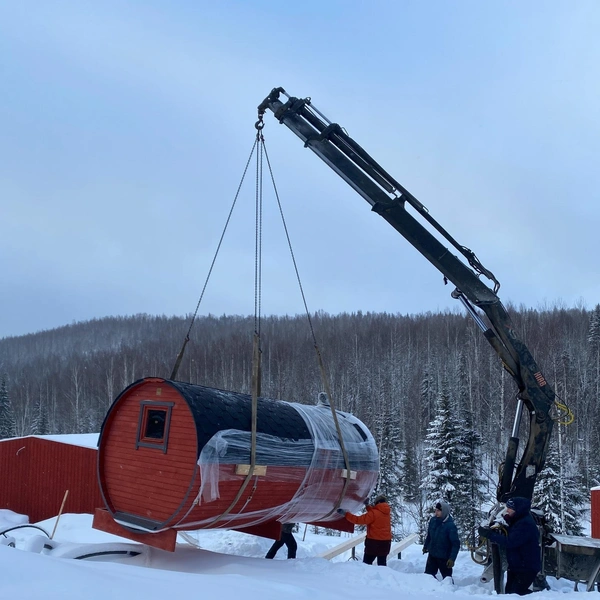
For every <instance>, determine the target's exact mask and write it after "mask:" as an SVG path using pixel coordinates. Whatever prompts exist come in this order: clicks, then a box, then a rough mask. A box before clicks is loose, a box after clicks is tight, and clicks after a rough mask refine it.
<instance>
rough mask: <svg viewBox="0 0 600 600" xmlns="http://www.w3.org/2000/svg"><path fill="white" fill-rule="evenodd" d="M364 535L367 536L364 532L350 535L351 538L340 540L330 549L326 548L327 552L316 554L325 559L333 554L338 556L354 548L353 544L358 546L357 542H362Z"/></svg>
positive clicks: (329, 558)
mask: <svg viewBox="0 0 600 600" xmlns="http://www.w3.org/2000/svg"><path fill="white" fill-rule="evenodd" d="M366 537H367V534H366V533H361V534H360V535H357V536H355V537H352V538H350V539H348V540H346V541H345V542H342V543H341V544H338V545H337V546H334V547H333V548H331V549H330V550H327V552H323V553H322V554H319V555H318V556H319V557H320V558H326V559H327V560H331V559H332V558H334V557H335V556H338V555H339V554H342V553H343V552H346V551H347V550H350V549H351V548H354V546H358V545H359V544H362V543H363V542H364V541H365V538H366Z"/></svg>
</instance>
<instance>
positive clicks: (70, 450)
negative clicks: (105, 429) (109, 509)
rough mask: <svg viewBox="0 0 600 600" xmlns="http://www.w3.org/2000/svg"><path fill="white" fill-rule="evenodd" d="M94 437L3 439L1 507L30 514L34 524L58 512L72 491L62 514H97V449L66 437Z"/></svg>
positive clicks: (0, 444)
mask: <svg viewBox="0 0 600 600" xmlns="http://www.w3.org/2000/svg"><path fill="white" fill-rule="evenodd" d="M90 437H91V436H55V439H52V438H51V437H50V438H48V437H36V436H29V437H23V438H11V439H7V440H0V474H1V478H2V481H1V483H0V508H6V509H9V510H12V511H14V512H16V513H19V514H22V515H28V516H29V521H30V523H37V522H39V521H43V520H45V519H49V518H51V517H55V516H56V515H57V514H58V512H59V510H60V506H61V504H62V501H63V498H64V495H65V491H66V490H69V495H68V497H67V501H66V503H65V506H64V508H63V512H64V513H89V514H93V513H94V510H95V509H96V508H98V507H100V506H103V501H102V496H101V495H100V490H99V488H98V480H97V460H98V451H97V449H96V448H90V447H84V446H80V445H76V444H73V443H68V442H67V441H66V440H69V439H72V440H77V439H82V438H90ZM56 438H64V440H65V441H56Z"/></svg>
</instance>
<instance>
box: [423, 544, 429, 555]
mask: <svg viewBox="0 0 600 600" xmlns="http://www.w3.org/2000/svg"><path fill="white" fill-rule="evenodd" d="M428 552H429V550H427V548H425V546H423V554H427V553H428Z"/></svg>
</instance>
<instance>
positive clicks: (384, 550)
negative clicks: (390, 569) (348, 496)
mask: <svg viewBox="0 0 600 600" xmlns="http://www.w3.org/2000/svg"><path fill="white" fill-rule="evenodd" d="M365 508H366V509H367V512H366V513H365V514H364V515H360V516H357V515H353V514H352V513H349V512H347V511H345V510H344V509H343V508H338V509H337V512H338V514H339V515H343V516H344V517H346V519H347V520H348V521H350V523H354V524H355V525H366V526H367V539H366V540H365V553H364V556H363V562H364V563H367V564H368V565H372V564H373V561H374V560H375V559H376V558H377V564H378V565H379V566H380V567H385V566H387V556H388V554H389V553H390V549H391V547H392V519H391V516H390V513H391V511H390V505H389V504H388V503H387V498H386V497H385V496H377V498H375V502H373V504H372V505H371V504H369V503H368V502H365Z"/></svg>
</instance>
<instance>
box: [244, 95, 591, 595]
mask: <svg viewBox="0 0 600 600" xmlns="http://www.w3.org/2000/svg"><path fill="white" fill-rule="evenodd" d="M267 110H270V111H271V112H272V113H273V115H274V116H275V118H276V119H277V120H278V121H279V122H280V123H282V124H284V125H285V126H286V127H288V128H289V129H290V130H291V131H293V132H294V133H295V134H296V135H297V136H298V137H299V138H300V139H301V140H302V142H303V143H304V146H305V147H306V148H309V149H310V150H312V151H313V152H314V153H315V154H316V155H317V156H318V157H319V158H321V159H322V160H323V161H324V162H325V163H326V164H327V165H329V167H331V168H332V169H333V170H334V171H335V172H336V173H337V174H338V175H339V176H340V177H341V178H342V179H344V180H345V181H346V182H347V183H348V184H349V185H350V186H351V187H352V188H353V189H354V190H356V191H357V192H358V193H359V194H360V195H361V196H362V197H363V198H364V199H365V200H366V201H367V202H368V203H369V205H370V206H371V210H372V211H373V212H374V213H376V214H378V215H379V216H381V217H382V218H383V219H384V220H385V221H387V222H388V223H389V224H390V225H391V226H392V227H393V228H394V229H396V231H398V233H400V234H401V235H402V236H404V238H406V239H407V240H408V241H409V242H410V243H411V244H412V245H413V246H414V247H415V248H416V249H417V250H418V251H419V252H420V253H421V254H422V255H423V256H424V257H425V258H426V259H427V260H428V261H429V262H431V263H432V264H433V266H434V267H436V268H437V269H438V270H439V271H440V272H441V273H442V275H443V277H444V281H445V282H446V283H447V282H450V283H452V284H453V286H454V289H453V291H452V292H451V295H452V297H453V298H454V299H456V300H458V301H460V302H461V303H462V304H463V306H464V307H465V309H466V311H467V313H468V314H469V315H470V316H471V317H472V318H473V319H474V321H475V323H476V324H477V326H478V327H479V328H480V329H481V331H482V332H483V335H484V337H485V339H486V340H487V341H488V342H489V343H490V345H491V346H492V348H493V349H494V351H495V352H496V353H497V354H498V356H499V357H500V360H501V362H502V366H503V367H504V369H505V370H506V371H507V372H508V373H509V374H510V376H511V377H512V379H513V380H514V382H515V384H516V388H517V392H516V398H517V407H516V412H515V417H514V424H513V428H512V433H511V436H510V439H509V441H508V445H507V448H506V455H505V458H504V461H503V463H502V464H501V465H500V468H499V481H498V485H497V492H496V500H497V503H496V506H495V507H494V508H493V509H492V511H490V522H493V521H494V520H495V518H496V517H497V516H498V515H499V514H500V513H501V512H502V510H503V508H504V506H503V505H504V503H506V501H507V500H508V499H509V498H512V497H515V496H521V497H525V498H528V499H531V498H532V495H533V488H534V485H535V482H536V478H537V476H538V474H539V473H540V471H541V470H542V469H543V467H544V461H545V459H546V455H547V453H548V445H549V443H550V435H551V433H552V428H553V424H554V421H555V418H556V416H555V415H554V411H555V405H558V406H562V405H560V403H558V402H557V398H556V396H555V392H554V390H553V389H552V386H551V385H550V384H549V382H548V381H547V380H546V378H545V377H544V375H543V374H542V372H541V370H540V368H539V367H538V365H537V363H536V361H535V359H534V358H533V356H532V354H531V352H530V351H529V349H528V348H527V346H526V345H525V343H524V342H523V341H522V340H521V339H520V337H519V336H518V335H517V333H516V332H515V330H514V328H513V325H512V322H511V319H510V316H509V314H508V313H507V311H506V309H505V308H504V306H503V305H502V302H501V301H500V298H499V297H498V290H499V288H500V283H499V281H498V280H497V279H496V277H495V276H494V274H493V273H492V272H491V271H490V270H489V269H487V268H486V267H484V265H483V264H482V263H481V262H480V261H479V259H478V258H477V256H476V255H475V253H474V252H473V251H471V250H470V249H469V248H467V247H466V246H464V245H462V244H460V243H459V242H458V241H456V240H455V239H454V238H453V237H452V236H451V235H450V234H449V233H448V232H447V231H446V230H445V229H444V228H443V227H442V226H441V225H440V224H439V223H438V222H437V221H436V220H435V219H434V218H433V217H432V216H431V215H430V213H429V211H428V209H427V208H426V207H425V206H424V205H423V204H422V203H421V202H419V200H417V198H415V196H413V195H412V194H411V193H410V192H409V191H408V190H407V189H406V188H404V187H403V186H402V185H401V184H400V183H399V182H398V181H396V179H394V178H393V177H392V176H391V175H390V174H389V173H388V172H387V171H386V170H385V169H383V167H382V166H381V165H380V164H378V163H377V162H376V161H375V160H374V159H373V158H372V157H371V156H370V155H369V154H368V153H367V152H366V151H365V150H364V149H363V148H362V147H361V146H360V145H359V144H358V143H357V142H356V141H355V140H353V139H352V138H351V137H350V136H349V135H348V134H347V133H346V131H345V130H344V129H343V128H342V127H340V125H338V124H337V123H334V122H331V121H330V120H329V119H327V118H326V117H325V116H324V115H323V114H322V113H321V112H320V111H319V110H318V109H317V108H316V107H315V106H314V105H313V104H312V101H311V98H296V97H293V96H290V95H289V94H287V92H286V91H285V90H284V89H283V88H274V89H273V90H272V91H271V92H270V93H269V95H268V96H267V97H266V98H265V99H264V100H263V101H262V102H261V103H260V105H259V106H258V121H257V123H256V128H257V129H262V127H263V124H264V123H263V116H264V114H265V113H266V111H267ZM430 229H431V231H430ZM433 232H435V234H434V233H433ZM448 246H450V247H451V248H449V247H448ZM457 254H458V255H457ZM525 411H527V418H528V421H529V427H528V431H529V434H528V437H527V440H526V442H525V445H524V447H521V448H520V446H522V444H521V440H520V438H519V432H520V429H521V422H522V420H523V418H524V414H525ZM551 541H552V540H550V542H551ZM548 545H551V544H548ZM576 545H577V544H576ZM555 546H556V545H555ZM599 551H600V548H599ZM599 560H600V559H599ZM485 562H486V569H485V571H484V573H488V578H491V577H490V576H489V574H490V573H493V577H494V584H495V589H496V591H497V592H498V593H502V592H503V569H502V560H501V555H500V550H499V548H498V547H497V546H496V545H492V547H491V549H490V552H489V553H488V554H487V555H486V560H485ZM550 562H552V561H550ZM556 562H557V561H556V560H554V563H556ZM563 562H564V561H563ZM594 564H595V563H594ZM594 568H595V567H594ZM598 568H599V569H600V563H599V567H598ZM587 570H589V569H587ZM551 571H553V572H552V573H551V574H555V575H558V576H561V573H558V572H557V569H556V568H554V569H553V570H552V569H551ZM597 575H598V573H596V576H597ZM562 576H565V577H567V578H569V577H568V573H566V574H565V573H562ZM577 576H578V577H579V575H577ZM482 579H484V580H485V575H484V576H482ZM593 581H594V578H593V579H592V583H593Z"/></svg>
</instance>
